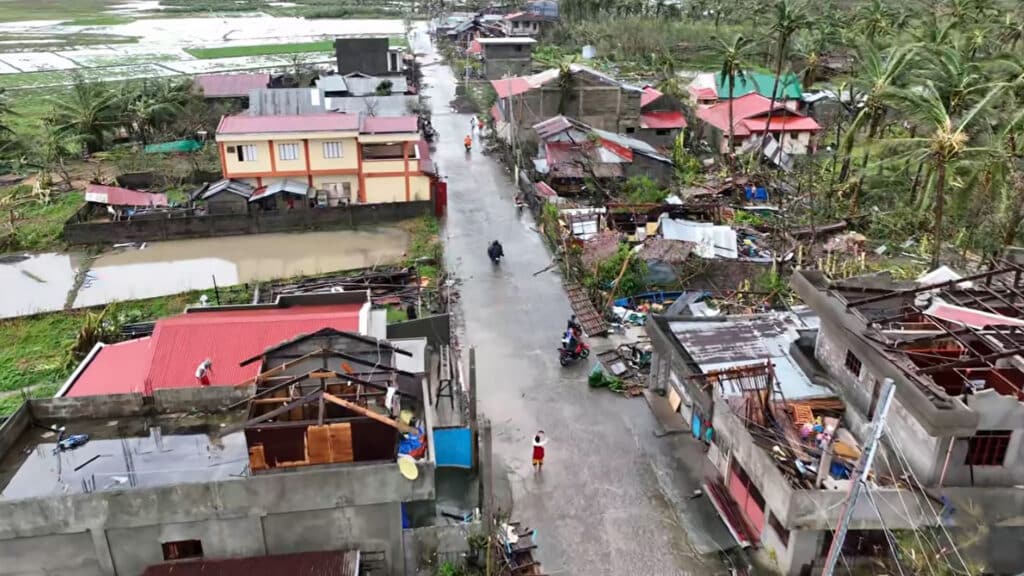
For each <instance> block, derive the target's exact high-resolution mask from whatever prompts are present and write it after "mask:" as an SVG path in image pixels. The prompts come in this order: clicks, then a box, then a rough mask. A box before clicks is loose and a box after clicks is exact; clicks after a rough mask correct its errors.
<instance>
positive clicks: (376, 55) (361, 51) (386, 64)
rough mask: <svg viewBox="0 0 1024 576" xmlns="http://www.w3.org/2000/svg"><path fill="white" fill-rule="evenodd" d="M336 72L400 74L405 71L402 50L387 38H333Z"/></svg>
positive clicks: (373, 74)
mask: <svg viewBox="0 0 1024 576" xmlns="http://www.w3.org/2000/svg"><path fill="white" fill-rule="evenodd" d="M334 54H335V58H336V59H337V61H338V74H341V75H342V76H344V75H346V74H351V73H353V72H360V73H362V74H368V75H370V76H378V75H379V76H386V75H389V74H398V75H401V74H402V73H403V72H404V71H405V64H404V62H403V60H402V50H401V49H399V48H392V47H391V41H390V40H389V39H388V38H335V40H334Z"/></svg>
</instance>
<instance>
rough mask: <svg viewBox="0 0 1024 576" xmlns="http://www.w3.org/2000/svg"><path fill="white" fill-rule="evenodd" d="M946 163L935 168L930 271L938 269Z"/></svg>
mask: <svg viewBox="0 0 1024 576" xmlns="http://www.w3.org/2000/svg"><path fill="white" fill-rule="evenodd" d="M945 187H946V163H945V162H944V161H942V160H940V161H939V162H938V164H937V165H936V166H935V228H934V230H933V231H932V243H933V244H932V269H933V270H934V269H935V268H938V267H939V258H940V257H941V255H942V209H943V207H944V206H943V205H944V204H945V202H944V200H945V196H946V191H945Z"/></svg>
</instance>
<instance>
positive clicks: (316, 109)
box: [248, 88, 327, 116]
mask: <svg viewBox="0 0 1024 576" xmlns="http://www.w3.org/2000/svg"><path fill="white" fill-rule="evenodd" d="M326 111H327V110H326V108H325V107H324V105H323V99H322V98H321V97H320V92H319V91H317V89H316V88H267V89H262V90H253V91H251V92H249V110H248V114H249V115H251V116H289V115H291V116H294V115H307V114H323V113H325V112H326Z"/></svg>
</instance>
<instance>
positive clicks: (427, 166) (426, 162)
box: [416, 139, 434, 174]
mask: <svg viewBox="0 0 1024 576" xmlns="http://www.w3.org/2000/svg"><path fill="white" fill-rule="evenodd" d="M416 149H417V150H418V151H419V154H420V172H423V173H425V174H433V173H434V160H433V159H432V158H431V157H430V145H429V144H427V141H426V140H422V139H421V140H420V141H419V142H417V143H416Z"/></svg>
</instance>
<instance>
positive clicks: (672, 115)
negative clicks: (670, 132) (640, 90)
mask: <svg viewBox="0 0 1024 576" xmlns="http://www.w3.org/2000/svg"><path fill="white" fill-rule="evenodd" d="M640 127H641V128H655V129H659V128H686V116H684V115H683V113H682V112H644V113H642V114H640Z"/></svg>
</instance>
